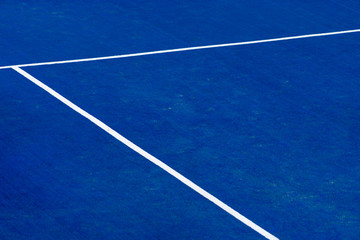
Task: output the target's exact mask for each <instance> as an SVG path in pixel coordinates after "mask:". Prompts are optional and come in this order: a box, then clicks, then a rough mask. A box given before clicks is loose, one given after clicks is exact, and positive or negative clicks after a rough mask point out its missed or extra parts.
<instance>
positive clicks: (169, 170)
mask: <svg viewBox="0 0 360 240" xmlns="http://www.w3.org/2000/svg"><path fill="white" fill-rule="evenodd" d="M12 69H14V70H15V71H17V72H18V73H20V74H21V75H23V76H24V77H25V78H27V79H29V80H30V81H31V82H33V83H35V84H36V85H37V86H39V87H40V88H42V89H43V90H45V91H46V92H48V93H50V94H51V95H52V96H54V97H55V98H57V99H58V100H60V101H61V102H63V103H64V104H65V105H67V106H68V107H70V108H71V109H73V110H74V111H75V112H77V113H79V114H81V115H82V116H84V117H85V118H87V119H89V120H90V121H91V122H93V123H94V124H95V125H97V126H98V127H100V128H101V129H103V130H104V131H106V132H107V133H109V134H110V135H111V136H113V137H114V138H116V139H117V140H119V141H120V142H122V143H123V144H125V145H126V146H128V147H129V148H131V149H132V150H134V151H135V152H137V153H138V154H140V155H141V156H143V157H144V158H146V159H148V160H149V161H150V162H152V163H154V164H155V165H157V166H159V167H160V168H162V169H163V170H165V171H166V172H167V173H169V174H170V175H172V176H173V177H175V178H176V179H178V180H179V181H181V182H182V183H184V184H185V185H186V186H188V187H190V188H191V189H193V190H194V191H196V192H197V193H199V194H200V195H202V196H203V197H205V198H206V199H208V200H209V201H211V202H213V203H214V204H216V205H217V206H218V207H220V208H222V209H223V210H224V211H226V212H227V213H229V214H230V215H232V216H233V217H235V218H236V219H238V220H239V221H241V222H243V223H244V224H246V225H247V226H249V227H250V228H252V229H253V230H255V231H256V232H258V233H259V234H261V235H263V236H264V237H266V238H267V239H270V240H276V239H278V238H277V237H275V236H274V235H272V234H271V233H269V232H267V231H266V230H264V229H263V228H261V227H260V226H258V225H256V224H255V223H253V222H252V221H250V220H249V219H247V218H246V217H245V216H243V215H241V214H240V213H238V212H237V211H235V210H234V209H232V208H231V207H229V206H228V205H226V204H225V203H223V202H222V201H220V200H219V199H218V198H216V197H214V196H213V195H211V194H210V193H208V192H207V191H205V190H204V189H202V188H201V187H199V186H198V185H196V184H195V183H193V182H192V181H190V180H189V179H187V178H186V177H184V176H183V175H181V174H180V173H178V172H177V171H175V170H174V169H172V168H171V167H169V166H168V165H166V164H165V163H163V162H162V161H160V160H159V159H157V158H156V157H154V156H152V155H151V154H149V153H147V152H146V151H144V150H143V149H141V148H140V147H138V146H137V145H135V144H134V143H132V142H131V141H129V140H128V139H126V138H125V137H123V136H122V135H120V134H119V133H118V132H116V131H115V130H113V129H112V128H110V127H109V126H108V125H106V124H105V123H103V122H101V121H100V120H99V119H97V118H96V117H94V116H92V115H91V114H89V113H87V112H86V111H84V110H83V109H81V108H80V107H78V106H77V105H75V104H74V103H72V102H71V101H69V100H68V99H66V98H65V97H63V96H62V95H60V94H59V93H57V92H55V91H54V90H53V89H51V88H50V87H48V86H47V85H45V84H43V83H42V82H40V81H39V80H38V79H36V78H35V77H33V76H31V75H30V74H29V73H27V72H25V71H24V70H22V69H20V68H19V67H12Z"/></svg>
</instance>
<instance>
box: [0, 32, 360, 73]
mask: <svg viewBox="0 0 360 240" xmlns="http://www.w3.org/2000/svg"><path fill="white" fill-rule="evenodd" d="M356 32H360V29H353V30H347V31H339V32H327V33H316V34H307V35H300V36H292V37H281V38H272V39H265V40H256V41H247V42H236V43H225V44H216V45H207V46H198V47H187V48H176V49H169V50H160V51H152V52H142V53H132V54H123V55H114V56H105V57H94V58H82V59H74V60H64V61H54V62H41V63H29V64H19V65H10V66H2V67H0V69H5V68H13V67H31V66H43V65H53V64H64V63H77V62H90V61H100V60H107V59H116V58H128V57H138V56H146V55H154V54H163V53H172V52H184V51H192V50H200V49H209V48H220V47H231V46H240V45H249V44H257V43H267V42H278V41H286V40H293V39H301V38H312V37H323V36H330V35H338V34H346V33H356Z"/></svg>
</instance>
